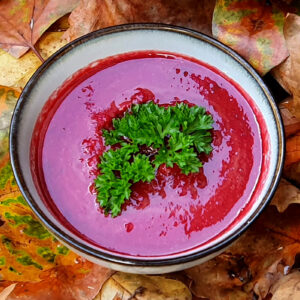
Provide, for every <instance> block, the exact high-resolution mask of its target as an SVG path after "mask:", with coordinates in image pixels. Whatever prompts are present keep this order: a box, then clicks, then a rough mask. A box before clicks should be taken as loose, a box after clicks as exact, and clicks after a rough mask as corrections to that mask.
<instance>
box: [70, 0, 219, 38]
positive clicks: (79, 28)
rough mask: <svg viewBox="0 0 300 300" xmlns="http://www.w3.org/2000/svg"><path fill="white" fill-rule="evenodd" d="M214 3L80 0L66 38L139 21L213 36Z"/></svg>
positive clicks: (205, 1) (158, 0) (151, 0)
mask: <svg viewBox="0 0 300 300" xmlns="http://www.w3.org/2000/svg"><path fill="white" fill-rule="evenodd" d="M214 6H215V0H204V1H199V0H173V1H169V0H148V1H142V0H120V1H113V0H81V2H80V4H79V6H78V7H77V8H76V9H75V10H74V11H73V12H72V13H71V15H70V18H69V23H70V28H69V29H68V30H67V32H66V35H65V37H66V38H67V39H68V40H73V39H75V38H77V37H80V36H82V35H84V34H86V33H89V32H91V31H94V30H97V29H100V28H104V27H108V26H113V25H118V24H125V23H137V22H161V23H166V24H174V25H180V26H185V27H188V28H191V29H195V30H198V31H201V32H203V33H206V34H209V35H211V20H212V13H213V9H214Z"/></svg>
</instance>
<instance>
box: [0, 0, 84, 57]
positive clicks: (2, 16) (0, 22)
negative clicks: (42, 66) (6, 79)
mask: <svg viewBox="0 0 300 300" xmlns="http://www.w3.org/2000/svg"><path fill="white" fill-rule="evenodd" d="M78 2H79V0H68V1H63V2H61V1H59V0H46V1H44V0H22V1H20V0H7V1H0V47H1V48H2V49H4V50H6V51H7V52H8V53H10V54H12V55H13V56H15V57H20V56H21V55H23V54H24V53H25V52H26V51H27V50H28V49H29V48H30V49H32V50H33V52H34V53H35V54H36V55H37V56H38V57H39V58H41V57H40V55H39V52H38V51H37V50H36V49H35V47H34V44H35V43H36V42H37V40H38V39H39V38H40V37H41V35H42V34H43V33H44V32H45V31H46V29H47V28H48V27H49V26H50V25H51V24H53V23H54V22H55V21H56V20H57V19H59V18H61V17H62V16H64V15H65V14H67V13H69V12H71V11H72V10H73V9H74V8H75V7H76V6H77V5H78Z"/></svg>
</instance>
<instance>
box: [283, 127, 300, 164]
mask: <svg viewBox="0 0 300 300" xmlns="http://www.w3.org/2000/svg"><path fill="white" fill-rule="evenodd" d="M299 161H300V131H298V132H297V134H296V135H294V136H292V137H290V138H289V139H288V140H287V141H286V156H285V167H288V166H289V165H291V164H294V163H297V162H299Z"/></svg>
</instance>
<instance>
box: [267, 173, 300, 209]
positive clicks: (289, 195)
mask: <svg viewBox="0 0 300 300" xmlns="http://www.w3.org/2000/svg"><path fill="white" fill-rule="evenodd" d="M292 203H299V204H300V190H299V189H298V188H297V187H296V186H294V185H292V184H291V183H290V182H288V181H287V180H285V179H283V178H282V179H281V181H280V183H279V186H278V188H277V190H276V193H275V195H274V197H273V200H272V203H271V204H272V205H275V206H276V207H277V209H278V211H279V212H283V211H285V210H286V209H287V208H288V206H289V205H290V204H292Z"/></svg>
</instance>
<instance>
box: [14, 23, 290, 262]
mask: <svg viewBox="0 0 300 300" xmlns="http://www.w3.org/2000/svg"><path fill="white" fill-rule="evenodd" d="M133 30H161V31H169V32H175V33H179V34H184V35H188V36H190V37H192V38H196V39H199V40H201V41H203V42H206V43H209V44H210V45H212V46H214V47H217V48H218V49H219V50H221V51H223V52H224V53H226V54H227V55H229V56H231V57H232V58H233V59H235V60H236V61H237V62H238V63H239V64H240V66H241V67H243V68H244V69H245V70H246V71H247V72H248V73H249V74H250V75H251V77H252V78H254V79H255V81H256V82H257V83H258V85H259V86H260V87H261V89H262V90H263V91H264V94H265V96H266V97H267V99H268V105H269V106H270V107H271V109H272V111H273V115H274V118H275V121H276V128H277V136H278V141H279V152H278V157H277V165H276V171H275V173H274V175H273V180H272V182H271V183H270V186H269V187H268V190H267V192H266V195H265V196H264V198H263V200H262V201H261V203H260V205H259V206H258V207H257V208H256V210H255V211H254V212H253V213H252V214H251V216H250V217H249V219H248V220H247V221H246V222H245V223H244V224H242V226H241V227H239V228H237V229H236V230H235V231H234V232H232V233H231V234H230V235H229V236H227V237H226V238H225V239H224V240H223V241H221V242H219V243H217V244H215V245H212V246H210V247H208V248H207V249H203V250H200V251H197V252H194V253H191V254H187V255H183V256H177V257H171V258H158V259H155V257H149V259H147V257H145V258H144V257H143V258H141V259H139V258H131V257H124V256H118V254H109V253H106V252H103V251H101V250H98V249H95V248H92V247H90V246H86V245H84V244H83V243H81V242H78V241H76V240H75V239H74V238H72V237H70V236H69V235H67V234H66V233H65V232H64V231H63V230H61V229H60V228H59V227H58V226H56V225H55V224H53V223H52V222H51V220H49V218H48V217H47V216H46V215H45V214H44V213H43V211H42V210H41V209H40V208H39V206H38V205H37V203H36V202H35V200H34V199H33V197H32V196H31V194H30V192H29V189H28V187H27V186H26V184H25V181H24V177H23V174H22V172H21V168H20V163H19V156H18V151H17V150H16V148H17V140H18V124H19V120H20V119H21V111H22V108H23V107H24V106H25V105H26V98H27V97H28V95H29V94H30V92H31V90H32V88H33V86H34V85H35V82H36V81H37V80H38V78H39V77H40V76H41V75H42V74H43V73H44V72H45V71H46V70H47V68H48V66H50V65H51V64H53V63H54V62H55V61H57V60H58V59H59V58H60V57H61V56H63V55H64V54H65V53H67V52H69V51H71V50H72V49H73V48H74V47H76V46H77V45H81V44H82V43H85V42H86V41H89V40H91V39H94V38H98V37H101V36H104V35H109V34H114V33H118V32H122V31H133ZM9 146H10V147H9V148H10V150H9V151H10V158H11V165H12V170H13V173H14V176H15V178H16V182H17V184H18V186H19V188H20V191H21V193H22V194H23V196H24V198H25V199H26V201H27V203H28V204H29V206H30V208H31V209H32V210H33V212H34V213H35V215H36V216H37V217H38V218H39V220H40V221H41V222H42V223H43V224H44V225H45V226H46V228H47V229H48V230H49V231H50V232H52V233H53V234H54V235H55V236H57V237H58V238H59V239H60V240H62V241H63V242H64V243H66V244H67V245H69V246H70V247H71V248H73V249H75V250H77V251H80V252H81V253H83V254H85V255H87V256H90V257H93V258H97V259H100V260H102V261H105V262H107V263H113V264H118V265H123V266H127V267H130V266H133V267H155V266H156V267H163V266H170V265H181V264H184V263H188V262H192V261H196V260H199V259H201V258H204V257H207V256H210V255H213V254H215V253H218V252H219V251H221V250H223V249H225V248H226V247H227V246H229V245H230V244H231V243H232V242H233V241H234V240H236V239H237V238H238V237H239V236H240V235H241V234H242V233H243V232H244V231H245V230H246V229H248V227H249V226H250V225H251V224H252V223H253V222H254V221H255V220H256V219H257V217H258V216H259V215H260V214H261V213H262V211H263V209H264V208H265V207H266V206H267V204H268V203H269V202H270V201H271V199H272V196H273V194H274V192H275V190H276V187H277V185H278V183H279V180H280V176H281V172H282V169H283V161H284V155H285V153H284V152H285V142H284V130H283V125H282V120H281V116H280V113H279V109H278V107H277V105H276V102H275V101H274V98H273V96H272V94H271V92H270V91H269V89H268V87H267V86H266V84H265V83H264V81H263V79H262V78H261V77H260V75H259V74H258V73H257V72H256V71H255V70H254V69H253V67H252V66H251V65H250V64H249V63H248V62H247V61H246V60H245V59H243V58H242V57H241V56H240V55H239V54H237V53H236V52H235V51H234V50H232V49H231V48H229V47H228V46H226V45H224V44H223V43H221V42H219V41H217V40H215V39H214V38H212V37H210V36H207V35H205V34H203V33H200V32H197V31H195V30H192V29H188V28H184V27H180V26H174V25H167V24H162V23H134V24H124V25H117V26H112V27H108V28H104V29H100V30H97V31H94V32H91V33H88V34H86V35H84V36H82V37H79V38H77V39H75V40H74V41H72V42H70V43H68V44H67V45H65V46H63V47H62V48H61V49H59V50H58V51H57V52H55V53H54V54H53V55H52V56H51V57H50V58H48V59H47V60H46V61H45V62H44V63H43V64H42V65H41V66H40V67H39V68H38V70H37V71H36V72H35V73H34V74H33V76H32V77H31V78H30V80H29V81H28V83H27V84H26V86H25V88H24V90H23V91H22V93H21V96H20V97H19V100H18V102H17V104H16V107H15V110H14V113H13V116H12V120H11V126H10V141H9ZM179 255H180V254H179Z"/></svg>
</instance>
